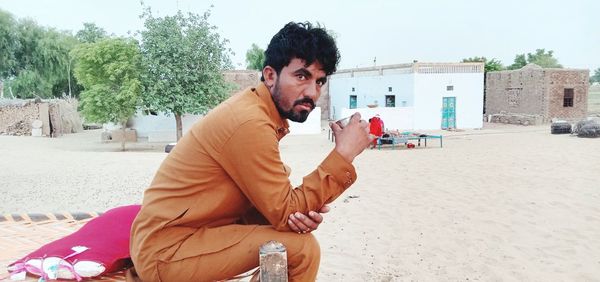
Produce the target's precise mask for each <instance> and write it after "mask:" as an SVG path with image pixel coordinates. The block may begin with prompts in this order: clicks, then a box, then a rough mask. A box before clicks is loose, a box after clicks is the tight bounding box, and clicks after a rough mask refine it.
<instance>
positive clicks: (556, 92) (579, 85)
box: [485, 64, 589, 124]
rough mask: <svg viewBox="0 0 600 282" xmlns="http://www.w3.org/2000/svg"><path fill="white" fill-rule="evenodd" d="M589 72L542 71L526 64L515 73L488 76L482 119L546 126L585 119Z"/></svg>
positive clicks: (578, 70) (514, 71) (507, 72)
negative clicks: (563, 121) (553, 120)
mask: <svg viewBox="0 0 600 282" xmlns="http://www.w3.org/2000/svg"><path fill="white" fill-rule="evenodd" d="M588 89H589V70H584V69H554V68H553V69H543V68H541V67H540V66H538V65H535V64H528V65H526V66H525V67H523V68H521V69H518V70H510V71H497V72H489V73H487V77H486V102H485V108H486V115H488V116H490V117H492V118H491V121H493V122H503V123H518V124H519V123H520V124H531V123H536V124H539V123H547V122H550V121H551V120H552V119H566V120H577V119H583V118H586V117H587V109H588Z"/></svg>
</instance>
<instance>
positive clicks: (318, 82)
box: [317, 81, 325, 86]
mask: <svg viewBox="0 0 600 282" xmlns="http://www.w3.org/2000/svg"><path fill="white" fill-rule="evenodd" d="M323 84H325V83H324V82H323V81H317V85H319V86H323Z"/></svg>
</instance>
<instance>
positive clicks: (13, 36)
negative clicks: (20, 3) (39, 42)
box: [0, 10, 20, 80]
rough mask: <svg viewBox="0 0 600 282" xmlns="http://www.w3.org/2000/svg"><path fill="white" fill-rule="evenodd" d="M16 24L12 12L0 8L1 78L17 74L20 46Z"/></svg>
mask: <svg viewBox="0 0 600 282" xmlns="http://www.w3.org/2000/svg"><path fill="white" fill-rule="evenodd" d="M16 25H17V23H16V21H15V19H14V18H13V17H12V15H11V14H9V13H6V12H4V11H2V10H0V80H1V79H2V78H6V77H9V76H12V75H14V74H15V67H16V65H17V60H16V58H15V54H16V52H17V50H18V49H19V48H20V46H19V40H18V34H17V32H16Z"/></svg>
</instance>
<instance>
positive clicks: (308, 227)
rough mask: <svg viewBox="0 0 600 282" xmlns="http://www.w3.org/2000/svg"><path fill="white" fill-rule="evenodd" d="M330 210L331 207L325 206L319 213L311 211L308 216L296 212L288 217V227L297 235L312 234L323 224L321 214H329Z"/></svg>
mask: <svg viewBox="0 0 600 282" xmlns="http://www.w3.org/2000/svg"><path fill="white" fill-rule="evenodd" d="M329 210H330V208H329V206H327V205H325V206H323V207H322V208H321V209H320V210H319V212H315V211H309V212H308V216H307V215H304V214H302V213H300V212H295V213H293V214H290V216H289V217H288V226H289V227H290V229H291V230H292V231H294V232H297V233H310V232H312V231H315V230H317V228H318V227H319V224H321V222H323V216H322V215H321V214H323V213H327V212H329Z"/></svg>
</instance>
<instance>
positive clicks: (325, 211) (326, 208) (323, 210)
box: [319, 205, 331, 213]
mask: <svg viewBox="0 0 600 282" xmlns="http://www.w3.org/2000/svg"><path fill="white" fill-rule="evenodd" d="M330 210H331V208H330V207H329V206H328V205H324V206H323V207H322V208H321V209H320V210H319V213H328V212H329V211H330Z"/></svg>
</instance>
